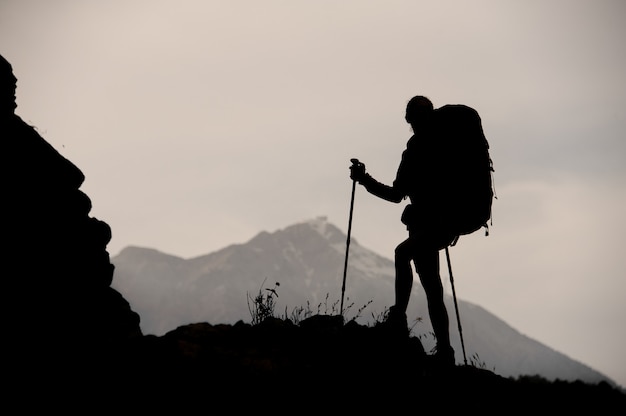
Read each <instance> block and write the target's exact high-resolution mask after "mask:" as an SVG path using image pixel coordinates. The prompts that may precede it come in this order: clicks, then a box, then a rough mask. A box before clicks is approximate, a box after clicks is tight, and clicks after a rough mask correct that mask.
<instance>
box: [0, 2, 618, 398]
mask: <svg viewBox="0 0 626 416" xmlns="http://www.w3.org/2000/svg"><path fill="white" fill-rule="evenodd" d="M624 17H626V3H625V2H623V1H620V0H616V1H605V0H596V1H576V0H563V1H554V0H548V1H545V0H541V1H540V0H529V1H523V2H522V1H503V0H493V1H472V2H468V1H447V0H444V1H441V0H437V1H415V0H413V1H396V0H384V1H367V0H366V1H363V0H343V1H324V0H316V1H294V0H291V1H287V0H285V1H273V0H272V1H190V0H176V1H164V0H150V1H135V0H133V1H127V0H125V1H121V0H110V1H106V2H95V1H59V0H57V1H53V2H52V1H45V0H41V1H32V0H2V1H0V53H1V54H3V55H4V56H5V57H6V58H7V59H8V60H9V61H10V62H11V63H12V65H13V68H14V71H15V74H16V76H17V78H18V90H17V100H18V109H17V113H18V114H19V115H20V116H21V117H22V118H23V119H24V120H25V121H27V122H29V123H31V124H33V125H34V126H36V127H37V129H38V130H39V131H40V133H41V134H42V136H43V137H44V138H45V139H46V140H47V141H49V142H50V143H51V144H52V145H53V146H54V147H55V148H56V149H57V150H59V151H60V152H61V153H62V154H63V155H65V156H66V157H67V158H68V159H70V160H71V161H72V162H74V163H75V164H76V165H77V166H78V167H79V168H81V170H82V171H83V172H84V173H85V175H86V181H85V183H84V185H83V188H82V189H83V190H84V191H85V192H86V193H87V194H88V195H89V196H90V197H91V199H92V202H93V210H92V215H93V216H95V217H97V218H99V219H101V220H103V221H105V222H107V223H108V224H109V225H110V226H111V227H112V229H113V240H112V241H111V243H110V245H109V251H110V253H111V255H112V256H114V255H116V254H117V253H118V252H119V251H120V250H121V249H122V248H124V247H126V246H129V245H138V246H143V247H151V248H156V249H158V250H160V251H163V252H166V253H169V254H174V255H178V256H181V257H185V258H189V257H195V256H198V255H202V254H207V253H210V252H212V251H215V250H217V249H220V248H223V247H225V246H227V245H229V244H234V243H242V242H245V241H247V240H249V239H250V238H252V237H253V236H254V235H256V234H257V233H258V232H259V231H262V230H266V231H270V232H271V231H275V230H277V229H280V228H284V227H286V226H288V225H291V224H293V223H296V222H300V221H304V220H308V219H311V218H314V217H317V216H320V215H325V216H327V217H328V219H329V221H330V222H332V223H334V224H335V225H337V226H339V227H340V228H342V229H343V230H344V231H347V226H348V216H349V203H350V192H351V181H350V179H349V170H348V167H349V165H350V161H349V160H350V158H352V157H357V158H359V159H360V160H361V161H362V162H364V163H365V164H366V166H367V170H368V172H370V173H371V174H372V175H374V177H376V178H377V179H379V180H381V181H383V182H386V183H391V181H392V180H393V178H394V176H395V172H396V168H397V165H398V162H399V158H400V154H401V153H402V150H403V149H404V146H405V144H406V141H407V140H408V138H409V137H410V134H411V131H410V129H409V126H408V125H407V124H406V123H405V122H404V119H403V112H404V107H405V105H406V102H407V101H408V99H410V98H411V97H412V96H413V95H418V94H419V95H426V96H428V97H430V98H431V100H432V101H433V103H434V104H435V106H441V105H444V104H449V103H463V104H468V105H471V106H473V107H474V108H476V109H477V110H478V111H479V112H480V114H481V115H482V118H483V124H484V129H485V132H486V134H487V137H488V139H489V141H490V144H491V155H492V158H493V159H494V164H495V169H496V172H495V181H496V192H497V195H498V199H497V200H496V201H495V202H494V215H493V226H492V229H491V235H490V236H489V237H484V235H483V234H481V233H477V234H476V235H472V236H469V237H464V238H462V239H461V241H460V242H459V244H458V245H457V246H455V247H453V248H452V250H451V256H452V262H453V269H454V273H455V289H456V293H457V296H458V297H459V298H461V299H464V300H468V301H470V302H474V303H477V304H479V305H481V306H483V307H484V308H486V309H487V310H489V311H490V312H492V313H494V314H496V315H497V316H499V317H500V318H502V319H503V320H504V321H506V322H507V323H509V324H510V325H512V326H513V327H514V328H516V329H517V330H519V331H520V332H522V333H524V334H526V335H528V336H530V337H532V338H535V339H537V340H538V341H540V342H542V343H544V344H546V345H548V346H550V347H552V348H554V349H556V350H558V351H560V352H562V353H565V354H567V355H568V356H570V357H571V358H573V359H576V360H579V361H581V362H583V363H585V364H587V365H589V366H591V367H593V368H595V369H597V370H599V371H601V372H603V373H605V374H606V375H608V376H609V377H612V378H613V379H614V380H615V381H617V382H618V383H620V384H621V385H623V386H626V355H625V354H624V351H626V330H625V329H624V328H626V325H625V324H624V322H623V321H624V319H625V318H626V305H625V302H624V300H625V298H626V295H625V293H626V279H625V276H626V273H625V272H624V270H626V260H625V258H626V256H625V253H624V247H625V246H626V237H625V234H626V220H625V219H624V215H623V213H624V212H625V208H626V192H625V190H626V186H625V185H626V180H625V179H626V163H624V162H626V141H625V140H624V132H625V131H626V116H625V113H624V109H625V108H626V82H624V74H626V48H624V39H626V33H625V32H626V29H624V24H623V23H624ZM402 208H403V204H399V205H395V204H391V203H389V202H385V201H382V200H379V199H376V198H375V197H373V196H371V195H369V194H367V193H366V191H365V190H364V189H363V188H360V187H359V188H357V192H356V199H355V208H354V219H353V223H352V236H353V238H354V239H355V240H357V241H358V242H359V243H361V244H362V245H364V246H366V247H368V248H370V249H373V250H374V251H376V252H378V253H380V254H382V255H384V256H386V257H389V258H393V249H394V247H395V246H396V245H397V244H398V243H399V242H400V241H402V240H403V239H404V238H405V236H406V234H405V230H404V228H403V226H402V224H401V223H400V221H399V215H400V213H401V211H402ZM444 264H445V263H444ZM443 271H444V273H443V277H444V281H446V279H447V273H446V272H445V268H444V269H443ZM339 272H341V271H339ZM446 285H447V289H448V290H449V281H448V283H446ZM338 290H340V288H338ZM451 330H454V326H452V327H451Z"/></svg>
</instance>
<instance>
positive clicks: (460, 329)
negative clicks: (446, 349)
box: [446, 247, 467, 365]
mask: <svg viewBox="0 0 626 416" xmlns="http://www.w3.org/2000/svg"><path fill="white" fill-rule="evenodd" d="M446 260H447V261H448V273H450V284H451V285H452V297H453V298H454V309H455V310H456V322H457V324H458V325H459V336H460V337H461V348H462V349H463V361H464V362H465V365H467V358H466V357H465V343H464V342H463V329H462V328H461V317H460V316H459V305H458V304H457V303H456V291H455V290H454V278H453V277H452V265H451V264H450V253H449V252H448V247H446Z"/></svg>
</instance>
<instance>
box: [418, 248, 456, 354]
mask: <svg viewBox="0 0 626 416" xmlns="http://www.w3.org/2000/svg"><path fill="white" fill-rule="evenodd" d="M415 269H416V270H417V273H418V275H419V277H420V281H421V282H422V286H423V287H424V291H425V292H426V300H427V301H428V313H429V315H430V322H431V324H432V326H433V332H434V333H435V337H436V338H437V349H438V350H442V349H448V348H449V347H450V333H449V322H448V311H447V310H446V306H445V304H444V302H443V286H442V284H441V277H440V275H439V251H437V250H436V249H435V250H433V249H425V248H421V250H420V251H419V252H418V253H417V255H416V256H415Z"/></svg>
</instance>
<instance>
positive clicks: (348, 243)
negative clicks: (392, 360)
mask: <svg viewBox="0 0 626 416" xmlns="http://www.w3.org/2000/svg"><path fill="white" fill-rule="evenodd" d="M350 161H351V162H352V166H355V165H358V164H359V163H361V162H359V160H358V159H350ZM355 190H356V179H353V180H352V197H351V198H350V217H349V219H348V237H347V239H346V259H345V261H344V264H343V284H342V285H341V306H340V309H339V316H341V318H342V319H343V295H344V293H345V292H346V273H347V272H348V252H349V251H350V233H351V232H352V211H353V210H354V192H355Z"/></svg>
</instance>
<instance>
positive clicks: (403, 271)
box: [395, 239, 415, 312]
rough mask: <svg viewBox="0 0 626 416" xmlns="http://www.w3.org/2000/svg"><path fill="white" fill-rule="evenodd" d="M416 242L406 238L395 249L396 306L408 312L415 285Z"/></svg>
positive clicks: (401, 310)
mask: <svg viewBox="0 0 626 416" xmlns="http://www.w3.org/2000/svg"><path fill="white" fill-rule="evenodd" d="M413 246H414V244H413V243H412V241H411V240H410V239H406V240H404V241H403V242H402V243H400V244H399V245H398V246H397V247H396V250H395V267H396V304H395V306H396V308H397V309H398V311H399V312H406V308H407V306H408V305H409V298H410V297H411V289H412V287H413V271H412V270H411V260H412V259H413V256H414V255H415V253H414V247H413Z"/></svg>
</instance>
